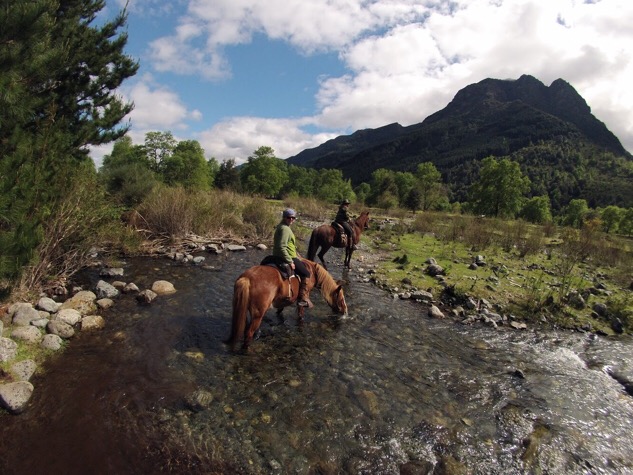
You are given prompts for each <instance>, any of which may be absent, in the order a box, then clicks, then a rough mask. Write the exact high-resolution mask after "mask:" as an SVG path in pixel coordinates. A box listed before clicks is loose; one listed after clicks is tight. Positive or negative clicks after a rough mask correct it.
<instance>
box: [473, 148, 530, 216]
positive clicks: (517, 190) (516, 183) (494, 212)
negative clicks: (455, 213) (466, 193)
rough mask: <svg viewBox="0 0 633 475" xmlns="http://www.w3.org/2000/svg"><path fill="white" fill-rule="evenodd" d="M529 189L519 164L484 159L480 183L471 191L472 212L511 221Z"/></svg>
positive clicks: (492, 158)
mask: <svg viewBox="0 0 633 475" xmlns="http://www.w3.org/2000/svg"><path fill="white" fill-rule="evenodd" d="M529 186H530V180H529V179H528V178H527V177H524V176H523V174H522V173H521V169H520V168H519V164H518V163H516V162H513V161H511V160H509V159H507V158H504V159H501V160H497V159H495V158H494V157H487V158H484V159H483V160H482V161H481V168H480V170H479V181H478V182H476V183H475V184H474V185H473V186H472V187H471V192H470V193H471V194H470V201H471V204H472V209H473V210H474V212H475V213H480V214H484V215H490V216H495V217H509V218H513V217H514V216H516V214H517V213H518V211H519V210H520V209H521V204H522V200H523V196H524V194H525V193H527V191H528V190H529Z"/></svg>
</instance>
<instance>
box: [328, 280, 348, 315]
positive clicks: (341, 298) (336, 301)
mask: <svg viewBox="0 0 633 475" xmlns="http://www.w3.org/2000/svg"><path fill="white" fill-rule="evenodd" d="M330 307H331V308H332V310H334V311H335V312H336V313H338V314H339V315H347V303H345V295H343V286H342V285H339V286H338V287H337V288H336V290H334V298H333V299H332V304H331V305H330Z"/></svg>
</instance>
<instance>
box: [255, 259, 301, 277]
mask: <svg viewBox="0 0 633 475" xmlns="http://www.w3.org/2000/svg"><path fill="white" fill-rule="evenodd" d="M259 265H260V266H270V267H274V268H275V269H277V270H278V271H279V273H280V274H281V278H282V279H284V280H288V279H290V278H291V277H297V279H298V278H299V277H298V276H295V273H294V271H293V270H292V269H291V268H290V264H288V263H287V262H286V261H284V260H283V259H282V258H281V257H277V256H266V257H264V259H262V261H261V262H260V263H259Z"/></svg>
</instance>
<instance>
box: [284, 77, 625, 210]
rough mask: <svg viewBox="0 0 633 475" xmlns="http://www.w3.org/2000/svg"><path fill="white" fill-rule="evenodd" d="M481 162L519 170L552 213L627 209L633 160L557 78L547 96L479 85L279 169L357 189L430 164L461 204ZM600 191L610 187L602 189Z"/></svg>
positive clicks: (524, 87) (528, 81) (526, 84)
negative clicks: (572, 203)
mask: <svg viewBox="0 0 633 475" xmlns="http://www.w3.org/2000/svg"><path fill="white" fill-rule="evenodd" d="M488 156H495V157H510V158H512V159H513V160H516V161H518V162H519V164H520V165H521V167H522V170H523V172H524V173H526V174H527V175H528V176H529V177H530V179H531V180H532V182H533V187H532V188H533V189H532V194H533V195H540V194H544V193H548V194H549V195H550V198H551V199H552V201H553V203H552V204H553V208H554V209H557V208H558V207H561V206H564V205H566V202H568V201H569V200H570V199H574V198H585V199H587V198H589V199H588V202H589V203H590V205H592V206H604V205H607V204H618V205H620V206H626V207H629V206H633V185H629V184H628V183H627V181H631V182H632V183H633V169H632V163H633V156H631V154H630V153H629V152H627V151H626V150H625V149H624V147H623V146H622V144H621V143H620V141H619V140H618V138H617V137H616V136H615V135H614V134H613V133H611V132H610V131H609V130H608V129H607V127H606V126H605V124H604V123H603V122H601V121H600V120H598V119H597V118H596V117H594V116H593V114H592V113H591V109H590V107H589V106H588V105H587V103H586V102H585V100H584V99H583V98H582V97H581V96H580V95H579V94H578V92H576V90H575V89H574V88H573V87H572V86H571V85H570V84H569V83H568V82H566V81H564V80H562V79H557V80H556V81H554V82H553V83H552V84H551V85H550V86H549V87H548V86H545V85H544V84H543V83H542V82H541V81H539V80H538V79H536V78H534V77H532V76H528V75H523V76H521V77H520V78H519V79H517V80H499V79H484V80H483V81H481V82H478V83H476V84H471V85H469V86H467V87H465V88H464V89H462V90H460V91H459V92H458V93H457V94H456V95H455V97H454V98H453V100H452V101H451V102H450V103H449V104H448V105H447V106H446V107H445V108H444V109H442V110H440V111H438V112H436V113H434V114H432V115H430V116H429V117H427V118H426V119H425V120H424V121H423V122H421V123H419V124H414V125H411V126H408V127H403V126H401V125H400V124H397V123H394V124H389V125H386V126H384V127H380V128H377V129H365V130H359V131H357V132H354V133H353V134H351V135H347V136H340V137H337V138H335V139H332V140H329V141H327V142H325V143H324V144H322V145H320V146H318V147H316V148H312V149H307V150H304V151H302V152H301V153H299V154H298V155H295V156H293V157H290V158H288V163H290V164H294V165H299V166H304V167H311V168H337V169H340V170H342V172H343V175H344V176H345V177H346V178H349V179H351V180H352V183H353V184H354V185H358V184H360V183H362V182H369V181H370V180H371V174H372V173H373V172H374V171H375V170H376V169H379V168H387V169H391V170H396V171H409V172H414V171H415V170H416V168H417V165H418V164H419V163H422V162H432V163H433V164H434V165H435V166H436V167H437V169H438V170H439V171H440V172H441V173H442V176H443V179H444V181H445V183H447V184H448V186H449V188H450V190H451V192H452V198H453V200H456V201H464V200H465V199H466V198H467V190H468V187H469V186H470V185H471V184H472V182H473V181H474V180H476V179H477V176H478V167H479V161H480V160H481V159H483V158H485V157H488ZM600 179H603V180H604V182H602V184H601V182H600ZM605 182H606V183H609V184H611V185H613V186H614V187H615V188H612V189H611V190H604V189H601V188H603V187H604V184H605ZM557 187H559V189H557ZM587 193H590V194H591V196H589V197H587V196H584V195H586V194H587ZM610 193H612V194H613V196H611V195H610Z"/></svg>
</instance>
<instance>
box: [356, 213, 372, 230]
mask: <svg viewBox="0 0 633 475" xmlns="http://www.w3.org/2000/svg"><path fill="white" fill-rule="evenodd" d="M356 225H357V226H358V227H359V228H360V229H361V230H363V231H364V230H365V229H369V211H363V212H362V213H361V214H360V216H359V217H358V219H356Z"/></svg>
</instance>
